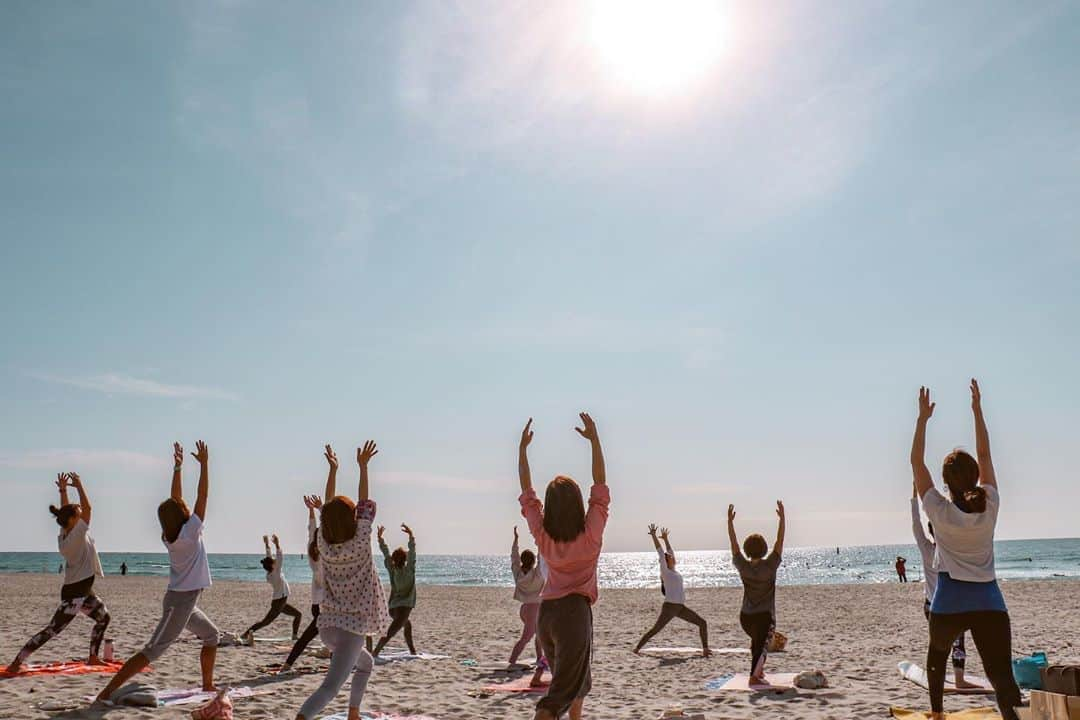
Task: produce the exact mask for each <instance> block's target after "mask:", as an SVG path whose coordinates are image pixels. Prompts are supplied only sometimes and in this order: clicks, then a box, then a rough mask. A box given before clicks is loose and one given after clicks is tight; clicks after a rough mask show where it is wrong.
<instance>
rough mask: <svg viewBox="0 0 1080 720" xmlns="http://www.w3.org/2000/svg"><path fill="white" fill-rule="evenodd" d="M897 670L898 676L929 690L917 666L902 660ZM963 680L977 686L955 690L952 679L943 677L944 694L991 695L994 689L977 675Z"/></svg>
mask: <svg viewBox="0 0 1080 720" xmlns="http://www.w3.org/2000/svg"><path fill="white" fill-rule="evenodd" d="M897 668H899V670H900V675H901V676H902V677H903V678H904V679H905V680H910V681H911V682H913V683H915V684H916V685H918V686H919V687H921V688H923V689H926V690H929V689H930V683H929V680H928V678H927V677H926V671H925V670H923V669H922V668H921V667H920V666H919V665H918V664H916V663H913V662H909V661H907V660H902V661H901V662H899V663H897ZM964 679H965V680H967V681H968V682H969V683H971V684H972V685H978V687H974V688H957V687H956V685H955V684H954V683H953V681H952V679H950V678H949V677H948V676H946V677H945V693H946V694H949V693H955V694H957V695H993V694H994V688H993V687H991V685H990V681H989V680H987V679H986V678H981V677H979V676H978V675H964Z"/></svg>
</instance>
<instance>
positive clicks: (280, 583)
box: [243, 535, 304, 641]
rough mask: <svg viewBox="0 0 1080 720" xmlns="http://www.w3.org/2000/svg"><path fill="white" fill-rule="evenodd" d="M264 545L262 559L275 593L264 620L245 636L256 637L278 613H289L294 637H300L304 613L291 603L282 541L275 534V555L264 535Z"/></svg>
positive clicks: (250, 628) (248, 638)
mask: <svg viewBox="0 0 1080 720" xmlns="http://www.w3.org/2000/svg"><path fill="white" fill-rule="evenodd" d="M263 547H264V548H265V549H266V557H264V558H263V559H262V568H263V570H265V571H266V582H268V583H270V588H271V589H272V590H273V594H272V595H271V596H270V609H269V610H268V611H267V613H266V616H265V617H263V619H262V620H260V621H259V622H257V623H255V624H254V625H252V626H251V627H249V628H248V629H247V630H245V631H244V634H243V637H244V638H245V639H247V640H250V639H252V638H254V637H255V632H256V631H257V630H262V629H263V628H264V627H266V626H267V625H269V624H270V623H272V622H274V620H276V619H277V617H278V615H282V614H284V615H288V616H289V617H291V618H292V639H293V640H294V641H295V640H296V639H297V638H299V637H300V621H301V620H303V618H304V615H303V613H301V612H300V611H299V610H297V609H296V608H294V607H293V606H292V605H290V604H289V583H288V582H286V580H285V576H284V575H283V574H282V572H283V571H284V570H285V555H284V554H283V553H282V552H281V543H280V542H278V536H277V535H274V556H273V557H270V541H269V540H268V539H267V537H266V536H265V535H263Z"/></svg>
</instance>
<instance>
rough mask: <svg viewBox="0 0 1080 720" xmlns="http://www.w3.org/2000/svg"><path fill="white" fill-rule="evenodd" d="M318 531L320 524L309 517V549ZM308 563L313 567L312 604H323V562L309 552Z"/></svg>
mask: <svg viewBox="0 0 1080 720" xmlns="http://www.w3.org/2000/svg"><path fill="white" fill-rule="evenodd" d="M317 532H319V526H318V525H317V524H316V523H315V518H313V517H309V518H308V521H307V536H308V549H309V550H310V548H311V543H312V542H315V540H316V537H315V533H317ZM307 564H308V567H309V568H311V604H312V605H321V604H322V601H323V578H322V563H320V562H319V561H318V560H314V559H312V557H311V553H310V552H308V556H307Z"/></svg>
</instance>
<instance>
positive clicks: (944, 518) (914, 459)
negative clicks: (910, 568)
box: [911, 379, 1021, 720]
mask: <svg viewBox="0 0 1080 720" xmlns="http://www.w3.org/2000/svg"><path fill="white" fill-rule="evenodd" d="M934 405H935V404H934V403H933V402H931V401H930V391H929V390H928V389H927V388H925V387H924V388H921V389H920V390H919V415H918V420H916V422H915V436H914V438H913V439H912V442H911V469H912V473H913V475H914V478H915V489H916V491H917V492H918V494H919V497H920V498H921V499H922V504H923V510H924V511H925V512H926V515H927V517H928V518H929V519H930V522H931V523H932V524H933V527H934V537H935V539H936V540H937V548H936V552H935V567H936V568H937V571H938V579H937V589H936V591H935V592H934V598H933V600H932V601H931V602H930V643H929V648H928V650H927V653H926V676H927V681H928V685H929V690H930V710H931V718H933V720H942V719H943V718H944V717H945V714H944V712H943V705H944V700H943V696H944V687H945V665H946V662H947V658H948V656H949V651H950V649H951V648H952V647H953V643H954V641H955V640H956V638H957V636H958V635H960V634H961V633H963V632H964V631H965V630H970V631H971V639H972V640H974V641H975V647H976V648H977V649H978V651H979V657H980V658H982V664H983V669H984V670H985V671H986V677H987V679H988V680H989V681H990V684H991V685H992V686H993V687H994V695H995V697H996V699H997V704H998V710H999V711H1000V712H1001V716H1002V718H1004V720H1017V714H1016V710H1015V709H1014V708H1016V707H1017V706H1018V705H1020V701H1021V698H1020V689H1019V688H1018V687H1017V685H1016V679H1015V678H1014V677H1013V673H1012V627H1011V624H1010V621H1009V610H1008V608H1007V607H1006V605H1005V598H1004V596H1003V595H1002V594H1001V588H999V587H998V583H997V574H996V573H995V570H994V530H995V527H996V525H997V516H998V508H999V507H1000V503H1001V500H1000V497H999V496H998V482H997V475H996V474H995V472H994V462H993V460H992V459H991V457H990V433H989V431H988V430H987V429H986V420H985V418H984V417H983V410H982V394H981V392H980V390H979V383H978V382H976V381H975V380H974V379H972V381H971V411H972V415H973V416H974V421H975V452H976V455H978V460H976V459H975V458H973V457H972V456H971V455H969V454H968V453H966V452H964V451H963V450H954V451H952V452H951V453H949V454H948V455H946V456H945V461H944V463H943V464H942V469H941V474H942V478H943V479H944V480H945V486H946V487H947V488H948V490H949V497H948V498H946V497H945V496H944V495H943V494H942V493H941V492H939V491H938V489H937V488H936V487H934V480H933V477H932V476H931V475H930V470H929V469H928V468H927V467H926V460H925V455H926V426H927V424H928V423H929V421H930V418H931V416H932V415H933V414H934Z"/></svg>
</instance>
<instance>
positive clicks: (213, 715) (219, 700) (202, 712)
mask: <svg viewBox="0 0 1080 720" xmlns="http://www.w3.org/2000/svg"><path fill="white" fill-rule="evenodd" d="M191 717H192V720H233V705H232V700H231V699H230V698H229V690H228V688H222V689H221V690H220V691H219V692H218V694H217V696H216V697H215V698H214V699H213V700H211V701H210V702H208V703H206V704H205V705H203V706H202V707H200V708H196V709H195V710H192V711H191Z"/></svg>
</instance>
